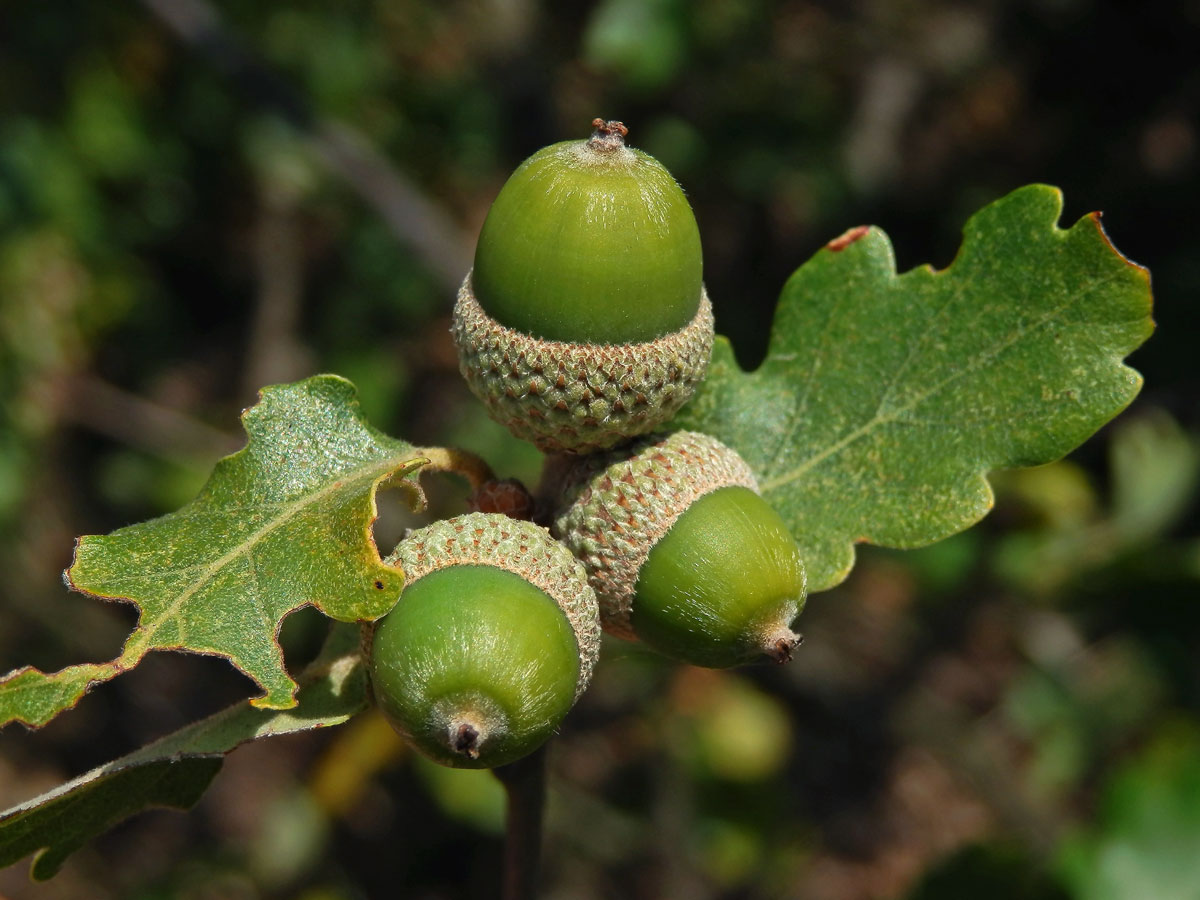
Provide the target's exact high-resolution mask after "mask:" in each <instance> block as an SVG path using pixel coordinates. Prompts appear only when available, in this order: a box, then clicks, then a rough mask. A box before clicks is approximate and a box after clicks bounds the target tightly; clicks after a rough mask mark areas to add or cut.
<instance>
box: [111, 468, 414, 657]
mask: <svg viewBox="0 0 1200 900" xmlns="http://www.w3.org/2000/svg"><path fill="white" fill-rule="evenodd" d="M410 458H411V457H404V458H398V457H396V456H390V457H388V458H387V459H386V460H382V461H380V462H378V463H376V464H374V465H370V466H365V467H362V468H359V469H352V470H351V471H350V472H348V473H346V474H344V475H340V476H339V477H338V478H337V479H336V480H334V481H333V482H331V483H330V484H328V485H326V486H325V487H322V488H320V489H319V490H317V491H314V492H313V493H311V494H305V495H304V496H302V497H300V498H299V499H297V500H294V501H292V502H290V503H288V504H286V505H284V506H283V507H281V509H280V512H279V514H278V515H277V516H275V517H274V518H272V519H270V520H268V521H267V522H265V523H264V524H263V526H262V527H261V528H259V529H258V530H257V531H255V532H254V533H253V534H251V535H250V536H249V537H248V538H247V539H246V540H244V541H242V542H241V543H239V544H238V545H237V546H236V547H234V548H233V549H231V550H229V551H228V552H226V553H224V554H222V555H221V556H220V557H218V558H217V559H216V560H214V561H213V562H212V563H211V564H209V565H207V566H205V567H204V571H203V574H202V575H201V576H200V577H199V578H197V579H196V580H195V581H194V582H193V583H192V584H191V585H189V586H188V588H187V589H186V590H184V591H182V592H181V593H180V594H179V595H178V596H177V597H176V598H175V599H174V600H172V601H171V603H170V604H169V605H168V606H167V607H166V608H165V609H164V610H163V611H162V614H161V615H159V616H158V617H156V619H155V620H154V621H153V622H150V623H147V624H144V625H143V624H140V623H139V625H138V627H137V629H136V630H135V631H134V632H133V634H132V635H130V637H129V640H128V641H127V642H126V645H125V649H124V651H123V652H122V653H121V657H120V659H119V660H118V662H119V663H120V664H122V665H130V664H131V663H132V662H133V661H136V660H138V659H140V658H141V657H142V656H143V655H145V653H146V652H147V651H148V650H149V649H150V647H151V646H152V643H151V642H152V640H153V638H154V635H155V634H156V633H157V632H158V631H159V629H160V628H162V626H163V625H164V624H166V622H167V621H169V620H170V619H171V618H172V617H174V616H176V615H177V614H178V613H179V610H180V608H181V607H182V606H183V604H185V603H186V602H187V601H188V600H190V599H191V598H192V597H194V596H195V595H196V594H197V593H198V592H199V591H201V590H202V589H203V588H204V587H205V586H206V585H207V584H208V583H209V582H210V581H212V579H213V578H215V577H216V576H217V575H218V574H220V572H221V571H223V570H224V568H225V567H226V566H228V565H229V564H230V563H231V562H233V561H234V560H235V559H237V558H238V557H239V556H241V555H243V554H245V555H247V557H248V558H249V559H250V561H251V563H253V556H252V555H251V554H252V552H253V550H254V548H255V547H256V546H257V545H258V544H259V543H261V542H262V541H263V540H264V539H266V538H267V537H268V536H269V535H270V534H271V533H272V532H274V531H275V530H276V529H278V528H280V527H281V526H282V525H284V524H285V523H286V522H288V521H290V520H291V519H292V518H293V517H294V516H295V515H298V514H299V513H300V512H301V511H303V510H304V509H306V508H308V507H310V506H312V505H314V504H316V503H318V502H319V501H321V500H322V499H324V498H325V497H327V496H329V495H330V494H332V493H334V492H335V491H339V490H342V489H344V488H346V487H347V486H349V485H355V484H359V483H361V482H363V481H374V480H375V479H377V478H379V477H381V476H382V475H386V474H387V473H388V472H390V471H394V470H396V469H398V468H399V467H400V466H401V465H403V463H405V462H406V461H408V459H410ZM186 568H188V569H190V568H195V566H188V567H186ZM166 571H170V570H169V569H168V570H166Z"/></svg>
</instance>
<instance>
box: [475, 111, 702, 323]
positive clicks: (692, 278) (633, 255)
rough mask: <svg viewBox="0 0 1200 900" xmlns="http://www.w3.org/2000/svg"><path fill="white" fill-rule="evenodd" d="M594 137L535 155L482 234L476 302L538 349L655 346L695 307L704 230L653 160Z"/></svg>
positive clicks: (611, 139) (614, 139)
mask: <svg viewBox="0 0 1200 900" xmlns="http://www.w3.org/2000/svg"><path fill="white" fill-rule="evenodd" d="M618 124H619V123H605V127H606V128H607V127H609V126H610V125H612V126H615V125H618ZM621 128H622V130H623V126H621ZM597 135H601V131H600V130H598V131H597ZM597 135H593V137H592V138H591V139H590V140H585V141H564V142H562V143H559V144H553V145H552V146H549V147H546V148H544V149H542V150H539V151H538V152H537V153H535V154H534V155H533V156H531V157H530V158H529V159H527V160H526V161H525V162H524V163H522V164H521V166H520V167H519V168H518V169H517V170H516V172H514V173H513V175H512V176H511V177H510V178H509V179H508V181H507V182H506V183H505V185H504V187H503V189H502V190H501V191H500V194H499V196H498V197H497V198H496V201H495V202H494V203H493V204H492V208H491V210H490V212H489V213H488V216H487V219H486V221H485V222H484V225H483V229H482V231H481V233H480V236H479V243H478V246H477V248H476V251H475V268H474V273H473V276H472V278H473V284H474V289H475V296H476V298H477V299H478V301H479V304H480V306H482V307H483V309H484V310H485V311H486V312H487V313H488V314H489V315H491V316H492V318H494V319H495V320H496V321H498V322H500V323H501V324H503V325H506V326H508V327H510V328H514V329H516V330H518V331H521V332H524V333H526V334H530V335H533V336H535V337H539V338H543V339H546V340H557V341H571V342H584V343H593V344H626V343H633V342H642V341H649V340H653V339H655V338H658V337H661V336H662V335H665V334H669V333H672V332H675V331H678V330H680V329H681V328H683V327H684V326H685V325H687V324H688V323H689V322H690V321H691V320H692V319H693V317H694V316H695V315H696V312H697V310H698V309H699V306H700V294H701V282H702V274H703V273H702V268H703V266H702V256H701V249H700V232H699V229H698V228H697V226H696V218H695V216H694V215H693V214H692V209H691V207H690V206H689V205H688V202H687V198H686V197H684V195H683V191H682V190H680V188H679V185H678V184H676V182H675V179H674V178H672V177H671V174H670V173H669V172H668V171H667V170H666V169H665V168H664V167H663V165H662V164H661V163H659V162H658V161H657V160H655V159H654V158H653V157H651V156H648V155H647V154H645V153H643V152H641V151H640V150H634V149H632V148H630V147H626V146H625V145H624V142H623V141H622V140H621V139H620V137H622V136H623V134H622V135H612V134H609V135H608V136H607V137H599V138H598V137H597Z"/></svg>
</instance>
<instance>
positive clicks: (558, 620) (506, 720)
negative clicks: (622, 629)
mask: <svg viewBox="0 0 1200 900" xmlns="http://www.w3.org/2000/svg"><path fill="white" fill-rule="evenodd" d="M371 660H372V668H371V675H372V680H373V684H374V686H375V695H376V698H377V699H378V701H379V705H380V708H381V709H382V710H383V712H384V714H385V715H386V716H387V717H388V719H389V720H390V721H392V723H393V724H395V725H396V726H397V727H398V729H399V730H400V731H401V733H403V734H405V735H406V736H407V737H408V738H409V739H410V740H411V741H412V742H413V743H414V744H415V745H416V746H417V748H418V749H420V750H421V751H422V752H423V753H425V754H426V755H427V756H429V757H431V758H432V759H434V760H436V761H438V762H440V763H444V764H446V765H452V766H459V767H469V768H485V767H486V768H491V767H493V766H497V765H503V764H504V763H507V762H511V761H512V760H515V759H518V758H520V757H521V756H524V755H525V754H526V753H529V752H530V751H531V750H533V749H535V748H537V747H538V746H539V745H541V744H542V743H543V742H544V741H545V740H546V739H547V738H549V737H550V735H551V734H552V733H553V731H554V729H555V728H556V727H557V726H558V724H559V722H560V721H561V720H562V718H563V717H564V716H565V715H566V714H567V712H568V711H569V710H570V708H571V705H572V703H573V702H574V699H575V686H576V682H577V680H578V677H579V649H578V647H577V646H576V641H575V635H574V632H573V631H572V629H571V625H570V623H569V622H568V621H567V617H566V616H565V615H564V614H563V612H562V610H560V609H559V608H558V605H557V604H556V603H555V602H554V601H553V600H552V599H551V598H550V597H549V596H548V595H547V594H546V593H545V592H544V591H542V590H540V589H538V588H536V587H534V586H533V585H531V584H530V583H529V582H527V581H524V580H523V579H521V578H520V577H519V576H517V575H516V574H514V573H512V572H507V571H504V570H503V569H498V568H495V567H493V566H454V567H451V568H446V569H441V570H439V571H436V572H433V573H431V574H429V575H427V576H425V577H424V578H421V579H420V580H419V581H417V582H415V583H414V584H412V585H410V586H409V587H407V588H406V589H405V590H404V594H403V596H402V598H401V601H400V603H399V604H397V606H396V608H395V609H394V610H393V611H392V612H391V613H389V614H388V615H387V616H386V617H385V618H384V619H383V620H382V621H381V622H380V624H379V626H378V627H377V628H376V630H375V635H374V639H373V643H372V651H371Z"/></svg>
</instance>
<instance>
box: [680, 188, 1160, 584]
mask: <svg viewBox="0 0 1200 900" xmlns="http://www.w3.org/2000/svg"><path fill="white" fill-rule="evenodd" d="M1061 213H1062V197H1061V195H1060V194H1059V192H1058V191H1057V190H1056V189H1055V188H1051V187H1047V186H1043V185H1032V186H1029V187H1025V188H1021V189H1020V190H1017V191H1014V192H1013V193H1012V194H1009V195H1008V196H1007V197H1004V198H1002V199H1001V200H999V201H997V202H995V203H993V204H991V205H990V206H988V207H986V208H984V209H983V210H981V211H980V212H979V213H977V214H976V215H974V216H973V217H972V218H971V219H970V221H968V223H967V225H966V227H965V229H964V236H963V244H962V248H961V249H960V251H959V254H958V256H957V258H956V259H955V260H954V262H953V264H952V265H951V266H950V267H949V268H947V269H944V270H941V271H935V270H933V269H932V268H930V267H928V266H926V267H922V268H918V269H914V270H912V271H909V272H906V273H904V274H902V275H898V274H897V273H896V268H895V260H894V257H893V253H892V247H891V244H890V242H889V241H888V239H887V236H886V235H885V234H884V233H883V232H882V231H880V230H878V229H876V228H858V229H853V230H852V231H850V232H847V234H846V235H844V236H843V238H840V239H838V240H837V241H833V242H831V243H830V244H829V245H828V246H827V247H826V248H825V249H823V250H821V251H820V252H818V253H817V255H816V256H815V257H813V258H812V259H811V260H810V261H809V262H807V263H805V264H804V265H803V266H801V268H800V269H798V270H797V271H796V272H795V274H793V275H792V277H791V278H790V279H789V280H788V282H787V284H786V285H785V286H784V289H783V294H782V297H781V299H780V303H779V307H778V310H777V312H776V317H775V323H774V326H773V330H772V336H771V341H770V345H769V348H768V352H767V357H766V359H765V361H764V362H763V364H762V366H761V367H760V368H759V369H757V370H756V371H754V372H744V371H742V370H741V369H740V368H739V367H738V365H737V362H736V361H735V359H734V356H733V351H732V348H731V347H730V345H729V342H728V340H726V339H725V338H718V340H717V344H716V347H715V349H714V352H713V364H712V367H711V369H710V371H709V375H708V378H707V380H706V381H705V383H704V384H703V385H702V386H701V387H700V389H699V391H698V392H697V395H696V397H695V398H694V399H693V400H692V402H691V403H690V404H689V405H688V406H687V407H686V408H685V409H684V410H683V411H682V413H681V414H680V416H679V418H678V419H677V420H676V424H678V425H679V426H680V427H685V428H692V429H696V430H699V431H705V432H708V433H710V434H712V435H714V436H716V437H718V438H719V439H721V440H722V441H724V442H725V443H727V444H728V445H730V446H731V447H733V448H734V449H736V450H737V451H738V452H739V453H741V454H742V456H744V457H745V458H746V460H747V462H749V464H750V465H751V466H752V467H753V468H754V470H755V473H756V474H757V476H758V479H759V484H760V487H761V489H762V493H763V495H764V496H765V497H766V498H767V499H768V500H769V501H770V502H771V503H772V504H773V505H774V506H775V507H776V509H778V510H779V512H780V514H781V515H782V516H783V518H784V520H785V521H787V522H788V525H789V527H790V528H791V530H792V533H793V535H794V536H795V538H796V540H797V542H798V543H799V545H800V548H801V553H802V557H803V559H804V560H805V564H806V567H807V569H808V578H809V588H810V590H814V591H820V590H826V589H828V588H831V587H833V586H835V585H837V584H838V583H840V582H841V581H842V580H843V579H844V578H845V577H846V576H847V575H848V574H849V572H850V569H851V568H852V567H853V565H854V545H855V544H856V543H859V542H867V543H872V544H879V545H883V546H888V547H899V548H909V547H918V546H922V545H924V544H929V543H932V542H934V541H937V540H940V539H942V538H944V537H947V536H949V535H951V534H954V533H955V532H958V531H961V530H962V529H964V528H967V527H968V526H970V525H972V524H974V523H975V522H977V521H978V520H979V519H981V518H982V517H983V516H984V515H986V514H987V512H988V511H989V510H990V509H991V506H992V491H991V487H990V486H989V484H988V482H987V477H986V476H987V473H988V472H989V471H991V470H993V469H998V468H1005V467H1012V466H1031V465H1039V464H1042V463H1047V462H1051V461H1053V460H1055V459H1058V458H1060V457H1061V456H1063V455H1064V454H1066V453H1068V452H1069V451H1070V450H1072V449H1074V448H1075V447H1076V446H1078V445H1079V444H1080V443H1082V442H1083V441H1084V440H1086V439H1087V438H1088V437H1089V436H1090V435H1092V434H1093V433H1094V432H1095V431H1096V430H1097V429H1098V428H1100V427H1101V426H1102V425H1103V424H1104V423H1105V422H1107V421H1108V420H1109V419H1111V418H1112V417H1113V416H1115V415H1116V414H1117V413H1118V412H1120V411H1121V410H1122V409H1124V408H1125V407H1126V406H1127V405H1128V404H1129V403H1130V402H1131V401H1132V400H1133V398H1134V397H1135V396H1136V394H1137V392H1138V390H1139V389H1140V387H1141V376H1139V375H1138V373H1137V372H1135V371H1134V370H1132V369H1130V368H1128V367H1127V366H1125V365H1124V364H1123V363H1122V362H1121V360H1122V359H1123V358H1124V357H1125V356H1126V355H1127V354H1129V353H1130V352H1131V351H1132V350H1134V349H1135V348H1136V347H1138V346H1139V345H1140V344H1141V343H1142V342H1143V341H1145V340H1146V338H1147V337H1149V335H1150V333H1151V331H1152V330H1153V322H1152V320H1151V319H1150V309H1151V295H1150V281H1149V273H1148V272H1147V271H1146V270H1145V269H1143V268H1141V267H1139V266H1137V265H1135V264H1133V263H1131V262H1129V261H1128V260H1126V259H1125V258H1124V257H1122V256H1121V255H1120V254H1119V253H1118V252H1117V251H1116V250H1115V248H1114V247H1113V246H1112V245H1111V244H1110V243H1109V241H1108V239H1107V237H1106V236H1105V234H1104V232H1103V230H1102V229H1101V227H1100V222H1099V216H1098V214H1092V215H1089V216H1085V217H1083V218H1082V219H1080V220H1079V221H1078V222H1077V223H1076V224H1075V225H1074V226H1072V227H1071V228H1069V229H1065V230H1064V229H1060V228H1059V227H1058V226H1057V222H1058V219H1059V217H1060V215H1061Z"/></svg>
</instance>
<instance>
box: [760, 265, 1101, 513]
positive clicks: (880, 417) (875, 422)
mask: <svg viewBox="0 0 1200 900" xmlns="http://www.w3.org/2000/svg"><path fill="white" fill-rule="evenodd" d="M1122 274H1123V270H1122V271H1117V272H1113V273H1112V274H1110V275H1108V276H1107V277H1105V278H1100V279H1097V280H1095V281H1093V282H1092V283H1091V284H1089V285H1088V287H1087V289H1086V290H1083V291H1080V292H1079V293H1078V294H1076V295H1075V296H1074V297H1073V298H1071V299H1070V300H1068V301H1067V302H1065V303H1063V304H1061V305H1059V306H1057V307H1054V308H1053V309H1051V310H1050V311H1049V312H1047V313H1046V314H1045V315H1044V316H1043V317H1042V318H1040V319H1038V320H1036V321H1035V322H1033V323H1032V324H1029V325H1025V326H1018V327H1017V328H1016V329H1015V330H1014V331H1013V332H1012V333H1011V334H1010V335H1009V336H1008V337H1007V338H1006V339H1005V340H1003V341H1001V342H1000V343H998V344H996V345H995V346H994V347H993V349H992V350H990V351H987V352H984V353H981V354H979V355H977V356H975V357H973V358H971V359H970V360H968V361H967V362H966V363H965V364H964V365H963V366H962V367H961V368H959V369H958V370H956V371H955V372H953V373H951V374H950V375H949V376H947V377H946V378H945V379H943V380H942V381H940V382H938V383H937V384H936V385H933V386H932V387H931V388H930V389H929V390H927V391H925V392H924V393H921V394H917V395H914V396H913V397H912V398H911V399H910V401H909V402H908V403H906V404H904V405H902V406H897V407H893V408H892V410H891V411H889V412H888V413H886V414H885V413H881V410H882V409H883V408H884V405H885V402H886V401H887V397H888V393H889V391H890V388H889V391H885V393H884V396H883V397H882V398H881V399H880V402H879V405H878V406H877V407H876V410H875V413H874V414H873V415H872V416H871V418H870V419H868V420H867V421H866V422H864V423H863V424H862V425H860V426H858V427H857V428H855V429H854V430H853V431H851V432H849V433H848V434H846V435H844V436H843V437H841V438H840V439H838V440H837V441H835V442H834V443H833V444H831V445H829V446H828V447H826V448H824V449H823V450H820V451H819V452H817V453H814V454H813V455H812V456H810V457H808V458H807V459H805V460H803V461H801V462H800V464H799V465H797V466H795V467H794V468H792V469H790V470H789V471H787V472H784V473H781V474H780V475H776V476H775V477H773V478H769V479H766V480H765V481H763V482H761V485H760V489H761V490H762V491H763V492H767V491H773V490H777V489H779V488H782V487H785V486H787V485H788V484H791V483H792V482H794V481H798V480H800V479H801V478H803V477H804V476H805V475H806V474H807V473H808V472H809V471H811V470H812V469H814V468H816V467H817V466H819V465H820V464H821V463H823V462H824V461H825V460H827V459H829V458H830V457H831V456H834V455H836V454H838V453H840V452H841V451H842V450H844V449H845V448H846V447H848V446H850V445H851V444H853V443H855V442H856V441H858V440H859V439H861V438H863V437H865V436H866V435H867V434H869V433H870V432H871V431H872V430H874V429H875V427H876V426H880V425H886V424H889V423H891V422H895V421H897V420H898V419H900V418H901V416H903V414H904V413H906V412H909V411H911V410H912V409H914V408H915V407H917V406H919V405H920V404H922V403H924V402H925V401H926V400H928V399H929V398H930V397H934V396H936V395H937V394H938V393H940V392H941V391H942V390H944V389H945V388H946V387H947V386H948V385H950V384H952V383H953V382H954V381H957V380H958V379H959V378H961V377H964V376H966V375H967V374H971V373H975V372H978V371H980V370H981V369H982V368H984V367H986V366H987V365H988V364H989V363H991V362H992V361H993V360H995V359H996V357H998V356H999V355H1000V354H1002V353H1003V352H1004V351H1006V350H1008V349H1009V348H1010V347H1012V346H1013V345H1014V344H1016V343H1017V342H1018V341H1020V340H1021V339H1022V338H1023V337H1025V336H1026V335H1027V334H1029V333H1031V332H1034V331H1037V330H1039V329H1041V328H1043V327H1045V326H1046V325H1048V324H1050V323H1051V322H1054V321H1057V320H1058V319H1059V318H1060V317H1061V316H1062V315H1063V313H1065V312H1066V311H1067V310H1069V309H1071V307H1073V306H1076V305H1078V304H1079V303H1080V302H1082V301H1083V300H1084V298H1086V297H1089V296H1091V295H1092V294H1093V293H1094V292H1095V291H1096V290H1098V289H1099V288H1101V287H1103V286H1105V285H1107V284H1108V283H1109V282H1112V281H1116V280H1117V278H1119V277H1120V276H1121V275H1122ZM921 340H922V342H924V341H925V336H922V338H921ZM893 386H894V385H893Z"/></svg>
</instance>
